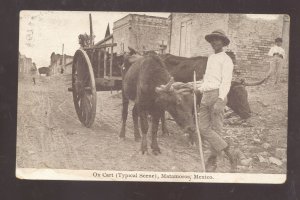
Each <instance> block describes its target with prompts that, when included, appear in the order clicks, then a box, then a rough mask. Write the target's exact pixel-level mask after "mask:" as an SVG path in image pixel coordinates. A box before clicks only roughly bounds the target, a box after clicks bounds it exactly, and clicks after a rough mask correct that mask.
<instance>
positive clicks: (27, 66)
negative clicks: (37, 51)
mask: <svg viewBox="0 0 300 200" xmlns="http://www.w3.org/2000/svg"><path fill="white" fill-rule="evenodd" d="M33 67H34V65H33V62H32V59H31V58H27V57H26V56H25V55H22V54H20V53H19V74H30V73H31V70H32V68H33Z"/></svg>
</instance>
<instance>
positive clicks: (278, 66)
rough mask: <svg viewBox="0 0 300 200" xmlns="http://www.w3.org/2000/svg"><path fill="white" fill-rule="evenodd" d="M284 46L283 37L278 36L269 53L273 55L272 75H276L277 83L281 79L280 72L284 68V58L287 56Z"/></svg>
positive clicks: (271, 63)
mask: <svg viewBox="0 0 300 200" xmlns="http://www.w3.org/2000/svg"><path fill="white" fill-rule="evenodd" d="M281 46H282V39H281V38H276V39H275V45H274V46H273V47H271V49H270V51H269V53H268V55H269V56H271V61H270V72H271V76H274V78H275V84H277V83H278V81H280V75H281V74H280V73H281V70H282V67H283V65H284V58H285V52H284V49H283V48H282V47H281Z"/></svg>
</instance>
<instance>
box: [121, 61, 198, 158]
mask: <svg viewBox="0 0 300 200" xmlns="http://www.w3.org/2000/svg"><path fill="white" fill-rule="evenodd" d="M125 64H126V60H125ZM172 84H173V78H172V77H171V76H170V74H169V72H168V71H167V69H166V67H165V65H164V63H163V62H162V61H161V59H160V58H159V57H158V56H155V55H149V56H144V57H141V58H139V59H137V60H136V61H135V62H134V63H133V64H132V65H131V66H130V68H129V69H128V71H127V72H126V74H124V76H123V87H122V94H123V95H122V96H123V110H124V108H125V109H126V110H128V103H129V101H128V100H132V101H134V102H135V106H134V109H133V111H132V114H133V121H134V124H135V131H134V135H135V139H136V140H138V139H139V138H140V134H139V132H138V126H137V125H138V119H140V125H141V130H142V145H141V149H142V153H144V152H145V151H147V137H146V136H147V131H148V119H147V118H148V114H150V115H151V118H152V129H151V130H152V142H151V148H152V150H153V153H154V154H157V153H160V149H159V146H158V143H157V130H158V124H159V119H160V118H161V116H162V114H163V113H164V112H165V111H168V112H169V113H170V114H171V116H172V117H173V118H174V120H175V121H176V123H177V124H178V125H179V126H180V127H181V128H182V129H184V131H186V132H188V133H190V134H194V132H195V127H194V123H193V115H192V107H191V106H190V105H191V104H192V102H193V97H192V95H185V94H181V93H178V92H177V90H176V89H174V88H173V87H172ZM126 114H127V113H126ZM126 118H127V115H126ZM124 119H125V118H124V112H123V124H122V130H121V134H120V137H125V127H126V119H125V120H124Z"/></svg>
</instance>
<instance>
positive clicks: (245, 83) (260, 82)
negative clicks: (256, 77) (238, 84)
mask: <svg viewBox="0 0 300 200" xmlns="http://www.w3.org/2000/svg"><path fill="white" fill-rule="evenodd" d="M271 73H272V69H271V68H269V71H268V73H267V75H266V76H265V77H264V78H263V79H262V80H260V81H255V82H246V81H245V80H242V84H243V85H244V86H257V85H261V84H263V83H264V82H266V81H267V80H268V79H269V78H270V77H271Z"/></svg>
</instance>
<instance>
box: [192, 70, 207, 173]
mask: <svg viewBox="0 0 300 200" xmlns="http://www.w3.org/2000/svg"><path fill="white" fill-rule="evenodd" d="M196 89H197V88H196V72H195V71H194V110H195V112H194V113H195V121H196V129H197V134H198V140H199V152H200V159H201V165H202V169H203V172H205V163H204V156H203V150H202V140H201V135H200V129H199V121H198V112H197V99H196V93H195V91H196Z"/></svg>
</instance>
